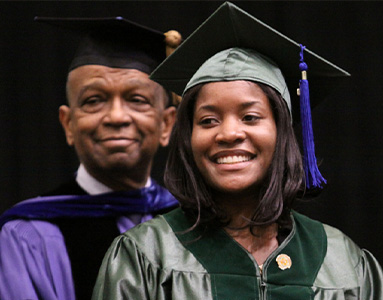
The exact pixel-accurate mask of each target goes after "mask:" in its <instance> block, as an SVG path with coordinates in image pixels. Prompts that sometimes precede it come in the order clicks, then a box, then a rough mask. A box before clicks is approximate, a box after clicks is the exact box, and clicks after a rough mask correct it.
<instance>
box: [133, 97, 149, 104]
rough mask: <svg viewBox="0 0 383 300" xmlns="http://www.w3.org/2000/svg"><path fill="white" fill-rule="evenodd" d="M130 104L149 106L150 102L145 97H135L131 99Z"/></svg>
mask: <svg viewBox="0 0 383 300" xmlns="http://www.w3.org/2000/svg"><path fill="white" fill-rule="evenodd" d="M129 102H132V103H135V104H149V103H150V102H149V101H148V100H147V99H146V98H144V97H133V98H131V99H129Z"/></svg>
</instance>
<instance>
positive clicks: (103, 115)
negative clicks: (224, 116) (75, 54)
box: [60, 65, 175, 181]
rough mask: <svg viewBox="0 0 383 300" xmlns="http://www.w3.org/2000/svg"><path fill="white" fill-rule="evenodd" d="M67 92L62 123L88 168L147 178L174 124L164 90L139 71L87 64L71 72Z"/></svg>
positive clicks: (100, 173)
mask: <svg viewBox="0 0 383 300" xmlns="http://www.w3.org/2000/svg"><path fill="white" fill-rule="evenodd" d="M67 94H68V101H69V107H68V106H62V107H60V121H61V123H62V125H63V127H64V130H65V133H66V138H67V142H68V144H69V145H74V147H75V149H76V152H77V155H78V157H79V159H80V162H81V163H83V164H84V165H85V167H86V169H87V170H88V172H90V173H91V174H92V175H93V176H95V177H96V178H97V179H99V180H101V179H102V178H100V176H101V177H103V176H110V174H113V173H114V174H120V173H121V174H124V175H126V176H129V175H131V176H135V177H137V180H146V179H147V176H149V174H150V168H151V164H152V159H153V156H154V154H155V152H156V151H157V148H158V146H159V145H162V146H166V145H167V143H168V139H169V134H170V131H171V128H172V125H173V123H174V115H175V109H174V108H168V109H165V105H166V101H167V98H166V93H165V90H164V89H163V88H162V87H161V86H160V85H159V84H157V83H155V82H154V81H152V80H150V79H149V76H148V75H147V74H145V73H143V72H140V71H138V70H134V69H117V68H109V67H105V66H100V65H87V66H81V67H79V68H76V69H74V70H73V71H71V72H70V73H69V77H68V84H67ZM101 181H102V180H101Z"/></svg>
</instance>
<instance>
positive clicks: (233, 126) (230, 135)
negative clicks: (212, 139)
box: [216, 119, 246, 143]
mask: <svg viewBox="0 0 383 300" xmlns="http://www.w3.org/2000/svg"><path fill="white" fill-rule="evenodd" d="M218 127H219V128H218V130H219V131H218V133H217V136H216V141H217V142H218V143H234V142H237V141H241V140H243V139H245V137H246V134H245V132H244V130H243V126H242V124H241V123H240V122H239V121H237V120H234V119H228V120H224V121H223V122H222V123H221V124H220V125H219V126H218Z"/></svg>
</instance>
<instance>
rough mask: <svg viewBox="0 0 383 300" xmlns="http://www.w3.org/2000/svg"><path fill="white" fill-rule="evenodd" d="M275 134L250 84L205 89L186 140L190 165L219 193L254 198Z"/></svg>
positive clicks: (259, 94) (257, 91)
mask: <svg viewBox="0 0 383 300" xmlns="http://www.w3.org/2000/svg"><path fill="white" fill-rule="evenodd" d="M276 139H277V129H276V124H275V121H274V116H273V112H272V109H271V106H270V103H269V100H268V98H267V97H266V95H265V94H264V93H263V91H262V90H261V88H260V87H259V86H258V85H257V84H255V83H253V82H249V81H228V82H213V83H208V84H205V85H204V86H203V87H202V89H201V90H200V92H199V95H198V97H197V100H196V103H195V107H194V116H193V132H192V137H191V145H192V152H193V156H194V160H195V162H196V164H197V167H198V169H199V170H200V172H201V174H202V176H203V177H204V179H205V180H206V182H207V184H208V185H209V186H211V187H212V188H213V189H214V190H215V191H217V192H219V193H230V194H244V193H245V194H246V193H248V195H254V194H253V193H254V192H255V191H256V190H258V188H259V187H260V185H261V183H262V182H263V180H264V178H265V175H266V173H267V171H268V169H269V167H270V165H271V162H272V158H273V154H274V150H275V144H276Z"/></svg>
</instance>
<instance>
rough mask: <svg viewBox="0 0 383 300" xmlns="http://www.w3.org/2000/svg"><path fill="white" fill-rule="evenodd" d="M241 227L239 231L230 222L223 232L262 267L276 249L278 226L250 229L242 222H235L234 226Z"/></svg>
mask: <svg viewBox="0 0 383 300" xmlns="http://www.w3.org/2000/svg"><path fill="white" fill-rule="evenodd" d="M240 224H241V225H242V226H240V227H242V228H241V229H238V228H239V227H237V226H235V225H234V223H233V222H230V224H229V226H226V227H225V228H224V229H225V231H226V232H227V233H228V234H229V235H230V236H231V237H232V238H233V239H234V240H235V241H236V242H237V243H239V244H240V245H241V246H242V247H243V248H244V249H246V250H247V251H248V252H249V253H250V254H251V255H252V256H253V257H254V259H255V260H256V261H257V263H258V265H262V264H263V263H264V262H265V260H266V259H267V258H268V257H269V256H270V254H271V253H272V252H273V251H274V250H275V249H277V248H278V240H277V236H278V224H277V223H273V224H270V225H267V226H262V227H260V226H258V227H252V231H250V227H249V226H247V227H245V228H243V226H244V225H245V224H244V223H243V222H242V221H241V222H237V223H236V225H240Z"/></svg>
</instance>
